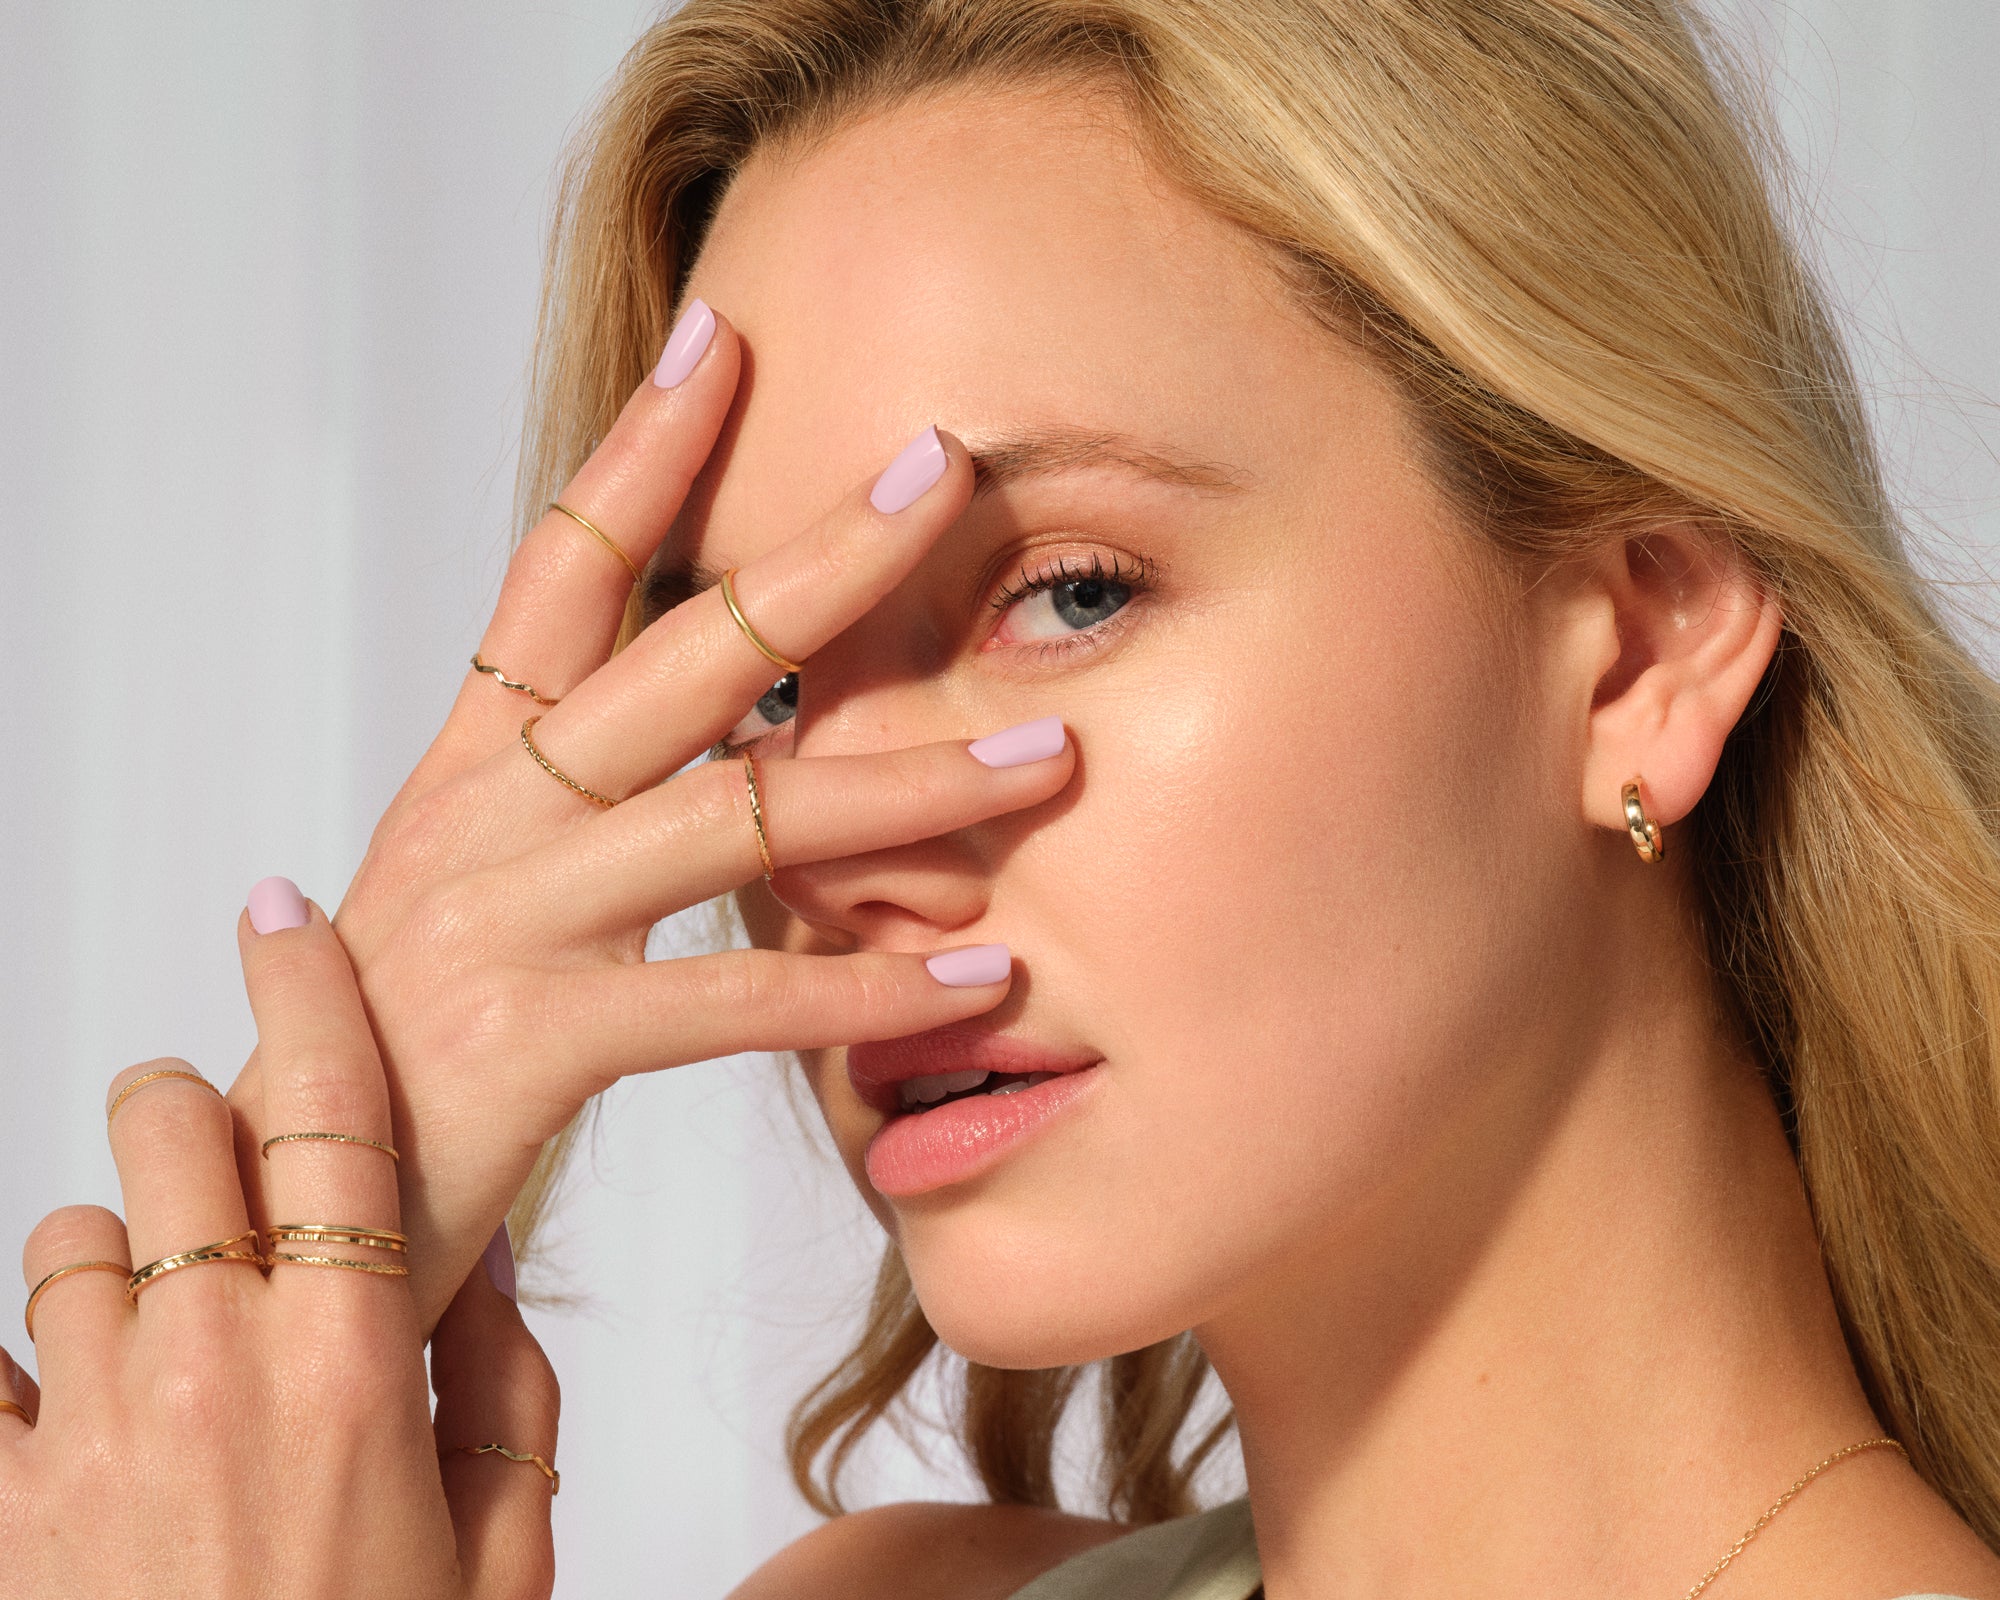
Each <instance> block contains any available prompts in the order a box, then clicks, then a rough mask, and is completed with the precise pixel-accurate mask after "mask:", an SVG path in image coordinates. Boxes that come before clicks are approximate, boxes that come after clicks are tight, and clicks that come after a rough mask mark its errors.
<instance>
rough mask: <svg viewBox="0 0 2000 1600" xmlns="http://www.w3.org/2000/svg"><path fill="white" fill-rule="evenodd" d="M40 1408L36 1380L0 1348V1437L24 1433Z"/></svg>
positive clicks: (40, 1393)
mask: <svg viewBox="0 0 2000 1600" xmlns="http://www.w3.org/2000/svg"><path fill="white" fill-rule="evenodd" d="M41 1409H42V1391H41V1390H40V1389H39V1388H37V1387H36V1385H35V1380H34V1379H33V1378H31V1377H29V1376H28V1375H27V1373H25V1372H23V1371H22V1370H21V1369H20V1367H19V1366H17V1365H16V1364H15V1361H14V1358H13V1357H12V1356H10V1355H9V1354H7V1352H6V1351H5V1350H0V1439H8V1438H14V1437H16V1436H25V1435H26V1434H27V1432H28V1430H29V1429H31V1428H33V1427H34V1425H35V1419H36V1417H37V1416H38V1415H39V1414H40V1412H41Z"/></svg>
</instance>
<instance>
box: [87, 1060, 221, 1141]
mask: <svg viewBox="0 0 2000 1600" xmlns="http://www.w3.org/2000/svg"><path fill="white" fill-rule="evenodd" d="M162 1078H183V1079H185V1080H186V1081H187V1082H189V1083H198V1084H200V1085H201V1086H202V1087H203V1088H204V1089H206V1090H207V1091H208V1092H209V1093H210V1094H221V1093H222V1091H221V1090H220V1089H218V1088H216V1086H215V1085H214V1084H212V1083H210V1082H209V1081H208V1079H206V1078H204V1077H203V1076H202V1075H201V1074H200V1073H199V1072H183V1071H181V1069H180V1068H179V1067H162V1068H160V1070H159V1071H158V1072H142V1073H140V1074H139V1076H138V1077H136V1078H134V1079H133V1080H132V1081H131V1082H130V1083H128V1084H126V1085H125V1087H124V1088H122V1089H120V1090H119V1091H118V1098H117V1099H115V1100H113V1101H112V1102H111V1109H110V1110H109V1111H107V1112H105V1113H104V1131H105V1132H106V1133H109V1132H110V1131H111V1119H112V1118H114V1117H115V1116H117V1115H118V1108H119V1107H120V1106H122V1105H123V1104H124V1103H125V1101H126V1099H127V1098H128V1097H129V1096H131V1095H133V1094H136V1093H137V1092H138V1091H139V1090H141V1089H143V1088H145V1087H146V1085H147V1084H149V1083H158V1082H159V1081H160V1080H161V1079H162Z"/></svg>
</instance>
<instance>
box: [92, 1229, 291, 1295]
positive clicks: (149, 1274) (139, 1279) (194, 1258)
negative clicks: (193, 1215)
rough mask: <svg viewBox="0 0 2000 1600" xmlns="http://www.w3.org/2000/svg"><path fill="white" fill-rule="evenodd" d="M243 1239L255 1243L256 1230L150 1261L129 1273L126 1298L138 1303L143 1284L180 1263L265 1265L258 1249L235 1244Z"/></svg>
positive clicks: (196, 1265)
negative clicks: (243, 1247) (248, 1248)
mask: <svg viewBox="0 0 2000 1600" xmlns="http://www.w3.org/2000/svg"><path fill="white" fill-rule="evenodd" d="M245 1239H248V1240H250V1241H251V1243H252V1244H253V1245H254V1244H255V1243H256V1239H257V1230H256V1229H255V1228H251V1229H250V1230H249V1231H248V1232H245V1233H239V1234H237V1235H236V1237H235V1238H233V1239H218V1240H217V1241H216V1242H215V1243H214V1244H205V1245H203V1246H202V1247H201V1248H200V1249H198V1250H183V1251H181V1252H180V1253H179V1254H177V1255H171V1256H161V1257H160V1259H159V1260H158V1261H149V1262H147V1263H146V1264H145V1265H144V1266H143V1267H141V1268H140V1269H139V1270H138V1271H137V1272H135V1273H133V1274H132V1276H131V1277H129V1278H127V1279H126V1280H125V1298H126V1299H127V1300H128V1301H130V1302H131V1303H132V1304H133V1305H137V1304H138V1303H139V1296H140V1294H141V1293H142V1292H143V1291H144V1290H145V1288H146V1286H147V1285H148V1284H150V1283H152V1282H153V1281H154V1280H156V1279H158V1278H163V1277H165V1276H166V1275H167V1274H168V1273H169V1272H178V1271H180V1269H181V1268H182V1267H199V1266H203V1265H205V1264H207V1263H208V1262H210V1261H248V1262H249V1263H251V1265H253V1266H258V1267H261V1266H263V1265H264V1257H263V1256H262V1254H260V1253H259V1252H258V1251H257V1250H255V1249H251V1250H238V1249H236V1248H235V1247H236V1246H237V1245H239V1244H241V1243H242V1242H243V1241H244V1240H245Z"/></svg>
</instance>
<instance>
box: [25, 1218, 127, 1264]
mask: <svg viewBox="0 0 2000 1600" xmlns="http://www.w3.org/2000/svg"><path fill="white" fill-rule="evenodd" d="M124 1231H125V1224H124V1223H123V1222H121V1221H120V1220H119V1218H118V1214H117V1213H116V1212H114V1211H107V1210H105V1209H104V1207H103V1206H60V1207H58V1208H57V1209H56V1210H54V1211H51V1212H50V1213H49V1214H48V1215H47V1216H45V1217H43V1218H42V1220H41V1221H40V1222H38V1223H36V1224H35V1227H34V1231H33V1232H31V1233H30V1234H29V1235H28V1242H27V1246H26V1248H25V1249H24V1250H23V1251H22V1261H23V1263H24V1264H25V1267H26V1270H27V1273H28V1275H29V1276H30V1277H33V1278H40V1277H42V1276H43V1275H44V1274H46V1273H48V1272H52V1271H54V1270H55V1268H56V1267H58V1266H60V1265H62V1264H63V1263H64V1262H66V1261H70V1260H73V1259H86V1258H90V1257H92V1256H93V1255H94V1254H95V1253H96V1252H97V1251H100V1250H106V1249H109V1248H111V1247H112V1245H113V1243H114V1242H116V1241H118V1240H120V1239H122V1237H123V1235H124ZM37 1269H39V1270H37Z"/></svg>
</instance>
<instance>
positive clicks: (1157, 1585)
mask: <svg viewBox="0 0 2000 1600" xmlns="http://www.w3.org/2000/svg"><path fill="white" fill-rule="evenodd" d="M1263 1581H1264V1579H1263V1571H1262V1569H1261V1568H1260V1567H1259V1566H1258V1564H1257V1543H1256V1540H1255V1538H1254V1537H1253V1536H1252V1534H1251V1530H1250V1502H1249V1501H1248V1500H1231V1501H1229V1502H1228V1503H1227V1504H1226V1505H1219V1506H1217V1507H1216V1508H1215V1509H1214V1510H1212V1511H1204V1512H1201V1513H1200V1514H1199V1515H1196V1516H1192V1517H1178V1518H1176V1519H1175V1520H1174V1521H1172V1522H1157V1523H1155V1524H1153V1526H1152V1527H1150V1528H1141V1529H1140V1530H1139V1531H1138V1532H1137V1533H1128V1534H1126V1535H1125V1536H1124V1537H1123V1538H1122V1539H1113V1540H1112V1541H1111V1542H1110V1543H1109V1544H1101V1545H1098V1546H1097V1547H1096V1548H1095V1549H1093V1550H1086V1551H1084V1552H1083V1554H1082V1555H1080V1556H1072V1557H1070V1559H1069V1560H1067V1561H1065V1562H1064V1563H1063V1564H1062V1565H1061V1566H1059V1567H1053V1568H1051V1569H1050V1570H1049V1571H1047V1572H1045V1573H1043V1574H1042V1575H1041V1576H1040V1577H1039V1578H1037V1579H1036V1580H1035V1581H1034V1582H1033V1583H1031V1584H1029V1585H1028V1586H1027V1587H1026V1588H1025V1589H1017V1590H1016V1591H1015V1592H1014V1595H1013V1600H1249V1597H1250V1595H1251V1594H1252V1593H1254V1592H1255V1590H1256V1588H1257V1586H1258V1585H1259V1584H1260V1583H1262V1582H1263Z"/></svg>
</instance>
